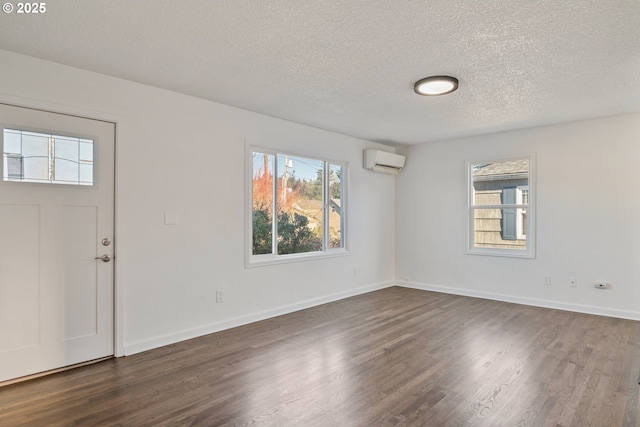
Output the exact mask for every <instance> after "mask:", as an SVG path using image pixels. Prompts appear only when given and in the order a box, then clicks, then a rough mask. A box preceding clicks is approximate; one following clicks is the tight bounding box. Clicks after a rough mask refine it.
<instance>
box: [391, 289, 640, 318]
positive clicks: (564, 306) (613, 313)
mask: <svg viewBox="0 0 640 427" xmlns="http://www.w3.org/2000/svg"><path fill="white" fill-rule="evenodd" d="M395 285H396V286H401V287H405V288H412V289H421V290H424V291H433V292H440V293H445V294H453V295H462V296H466V297H473V298H483V299H490V300H494V301H503V302H511V303H515V304H522V305H530V306H534V307H544V308H553V309H557V310H564V311H573V312H576V313H585V314H595V315H598V316H608V317H617V318H620V319H629V320H640V312H638V311H631V310H619V309H615V308H606V307H597V306H592V305H582V304H570V303H565V302H560V301H552V300H544V299H537V298H526V297H519V296H515V295H506V294H496V293H492V292H482V291H474V290H471V289H463V288H452V287H448V286H438V285H431V284H426V283H415V282H402V281H397V282H396V283H395Z"/></svg>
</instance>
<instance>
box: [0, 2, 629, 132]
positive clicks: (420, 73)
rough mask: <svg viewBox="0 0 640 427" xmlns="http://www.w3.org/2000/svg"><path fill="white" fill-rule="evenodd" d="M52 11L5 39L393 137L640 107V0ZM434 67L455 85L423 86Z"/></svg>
mask: <svg viewBox="0 0 640 427" xmlns="http://www.w3.org/2000/svg"><path fill="white" fill-rule="evenodd" d="M46 5H47V11H46V12H45V13H44V14H41V15H38V16H36V15H18V14H16V13H15V12H14V13H12V14H6V13H2V14H1V15H0V49H6V50H10V51H15V52H18V53H23V54H26V55H31V56H34V57H38V58H43V59H47V60H51V61H55V62H59V63H62V64H67V65H71V66H74V67H78V68H82V69H86V70H91V71H96V72H99V73H103V74H107V75H111V76H116V77H120V78H124V79H127V80H132V81H136V82H140V83H145V84H148V85H152V86H157V87H161V88H166V89H169V90H173V91H176V92H182V93H185V94H189V95H193V96H197V97H200V98H205V99H210V100H212V101H216V102H220V103H223V104H228V105H232V106H236V107H240V108H244V109H247V110H251V111H256V112H259V113H264V114H268V115H270V116H274V117H280V118H283V119H287V120H291V121H294V122H299V123H304V124H307V125H311V126H316V127H319V128H323V129H328V130H332V131H336V132H340V133H343V134H347V135H352V136H356V137H360V138H364V139H368V140H372V141H378V142H383V143H388V144H397V143H402V144H415V143H421V142H427V141H434V140H440V139H447V138H452V137H459V136H466V135H474V134H481V133H487V132H495V131H502V130H508V129H517V128H524V127H531V126H538V125H544V124H550V123H559V122H565V121H572V120H577V119H585V118H592V117H600V116H608V115H615V114H622V113H628V112H637V111H640V30H639V28H640V1H639V0H606V1H604V0H537V1H528V0H477V1H469V0H446V1H444V0H443V1H440V0H430V1H417V0H414V1H410V0H395V1H391V0H316V1H314V0H210V1H186V0H183V1H176V0H136V1H130V0H126V1H125V0H108V1H107V0H92V1H87V0H55V1H49V2H47V3H46ZM0 66H1V64H0ZM437 74H450V75H453V76H455V77H457V78H458V79H459V80H460V87H459V89H458V91H456V92H454V93H452V94H449V95H446V96H442V97H422V96H418V95H416V94H415V93H414V92H413V83H414V82H415V81H416V80H418V79H420V78H422V77H426V76H429V75H437Z"/></svg>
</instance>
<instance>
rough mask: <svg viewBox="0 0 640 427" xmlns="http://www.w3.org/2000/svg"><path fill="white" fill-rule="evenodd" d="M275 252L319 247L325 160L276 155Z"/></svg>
mask: <svg viewBox="0 0 640 427" xmlns="http://www.w3.org/2000/svg"><path fill="white" fill-rule="evenodd" d="M277 161H278V177H277V178H278V182H277V186H276V187H277V195H278V196H277V212H278V227H277V230H278V231H277V232H278V254H279V255H283V254H297V253H304V252H315V251H321V250H322V218H323V208H322V206H323V200H322V195H323V175H324V162H322V161H320V160H314V159H307V158H304V157H296V156H287V155H282V154H279V155H278V159H277Z"/></svg>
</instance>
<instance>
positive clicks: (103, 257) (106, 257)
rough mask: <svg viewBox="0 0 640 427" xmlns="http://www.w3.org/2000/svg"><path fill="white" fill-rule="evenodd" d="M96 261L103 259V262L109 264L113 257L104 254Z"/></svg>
mask: <svg viewBox="0 0 640 427" xmlns="http://www.w3.org/2000/svg"><path fill="white" fill-rule="evenodd" d="M94 259H101V260H102V262H109V261H111V257H110V256H109V254H104V255H102V256H97V257H95V258H94Z"/></svg>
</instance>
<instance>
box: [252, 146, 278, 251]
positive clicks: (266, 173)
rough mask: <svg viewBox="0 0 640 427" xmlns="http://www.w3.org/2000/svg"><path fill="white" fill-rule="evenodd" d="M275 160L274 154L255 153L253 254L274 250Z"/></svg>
mask: <svg viewBox="0 0 640 427" xmlns="http://www.w3.org/2000/svg"><path fill="white" fill-rule="evenodd" d="M273 160H274V156H273V155H272V154H265V153H257V152H254V153H253V174H252V175H253V179H252V185H251V188H252V205H253V209H252V211H253V226H252V229H253V255H260V254H270V253H272V252H273V250H272V239H273V237H272V233H273Z"/></svg>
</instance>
